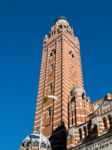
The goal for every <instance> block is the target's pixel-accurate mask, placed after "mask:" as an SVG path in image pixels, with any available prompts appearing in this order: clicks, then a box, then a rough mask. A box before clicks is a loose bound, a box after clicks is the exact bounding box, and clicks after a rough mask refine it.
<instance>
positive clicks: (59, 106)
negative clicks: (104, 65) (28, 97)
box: [20, 17, 112, 150]
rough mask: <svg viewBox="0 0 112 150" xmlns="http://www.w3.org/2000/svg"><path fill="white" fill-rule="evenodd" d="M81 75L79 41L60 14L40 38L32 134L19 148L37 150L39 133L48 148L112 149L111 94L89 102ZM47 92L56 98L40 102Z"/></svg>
mask: <svg viewBox="0 0 112 150" xmlns="http://www.w3.org/2000/svg"><path fill="white" fill-rule="evenodd" d="M82 76H83V75H82V66H81V57H80V45H79V40H78V38H77V37H76V36H75V35H74V32H73V29H72V28H71V27H70V25H69V22H68V21H67V19H66V18H65V17H59V18H58V19H57V20H56V21H55V23H54V25H53V27H52V28H51V31H50V32H49V34H48V35H46V36H45V38H44V41H43V54H42V62H41V71H40V81H39V89H38V98H37V105H36V112H35V122H34V133H33V134H31V135H29V136H27V137H26V138H25V140H24V141H23V143H22V145H21V148H20V150H29V149H31V150H38V149H39V150H40V148H41V146H40V141H41V140H40V139H41V138H40V137H42V136H43V137H44V138H43V141H44V142H45V139H46V141H47V144H46V145H47V146H46V147H47V149H50V150H51V147H52V150H78V149H81V150H85V149H88V150H89V149H91V150H96V149H97V150H98V149H104V147H105V148H106V149H107V147H108V150H111V149H112V94H110V93H108V94H107V95H106V96H105V97H103V98H101V99H100V100H98V101H96V102H94V103H92V104H91V103H90V100H89V98H88V97H87V96H86V92H85V90H84V87H83V77H82ZM48 95H54V96H56V97H58V100H57V101H55V100H54V99H48V100H47V102H46V103H43V97H44V96H48ZM40 131H41V132H40ZM41 133H42V134H43V135H41ZM48 139H49V140H48ZM49 141H50V142H49ZM44 142H41V145H42V144H43V147H44V148H45V145H44V144H45V143H44ZM109 148H110V149H109Z"/></svg>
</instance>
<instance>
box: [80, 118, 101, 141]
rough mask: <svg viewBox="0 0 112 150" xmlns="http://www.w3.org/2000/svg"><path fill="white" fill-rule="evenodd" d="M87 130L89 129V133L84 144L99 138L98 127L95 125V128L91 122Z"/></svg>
mask: <svg viewBox="0 0 112 150" xmlns="http://www.w3.org/2000/svg"><path fill="white" fill-rule="evenodd" d="M87 128H88V133H87V136H86V137H85V139H84V140H83V142H88V141H91V140H94V139H96V138H97V137H98V128H97V125H96V124H94V126H93V125H92V122H91V120H90V121H89V122H88V125H87Z"/></svg>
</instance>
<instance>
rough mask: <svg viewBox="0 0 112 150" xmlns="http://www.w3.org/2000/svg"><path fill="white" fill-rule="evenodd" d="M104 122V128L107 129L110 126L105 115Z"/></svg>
mask: <svg viewBox="0 0 112 150" xmlns="http://www.w3.org/2000/svg"><path fill="white" fill-rule="evenodd" d="M103 123H104V128H105V129H107V128H108V126H107V119H106V117H103Z"/></svg>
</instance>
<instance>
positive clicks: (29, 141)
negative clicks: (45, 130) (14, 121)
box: [21, 134, 51, 150]
mask: <svg viewBox="0 0 112 150" xmlns="http://www.w3.org/2000/svg"><path fill="white" fill-rule="evenodd" d="M39 142H40V134H30V135H28V136H27V137H26V138H25V139H24V140H23V142H22V145H21V146H22V147H23V148H30V146H35V147H39ZM50 148H51V145H50V142H49V140H48V139H47V138H46V137H45V136H43V135H41V149H42V150H48V149H50Z"/></svg>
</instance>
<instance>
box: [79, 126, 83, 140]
mask: <svg viewBox="0 0 112 150" xmlns="http://www.w3.org/2000/svg"><path fill="white" fill-rule="evenodd" d="M79 138H80V140H82V129H81V128H80V129H79Z"/></svg>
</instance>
